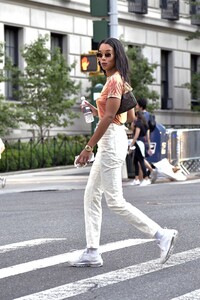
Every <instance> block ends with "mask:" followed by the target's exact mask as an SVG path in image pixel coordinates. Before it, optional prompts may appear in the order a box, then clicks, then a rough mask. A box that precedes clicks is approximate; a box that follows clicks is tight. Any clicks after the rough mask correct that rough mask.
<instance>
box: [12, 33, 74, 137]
mask: <svg viewBox="0 0 200 300" xmlns="http://www.w3.org/2000/svg"><path fill="white" fill-rule="evenodd" d="M48 40H49V37H48V35H46V36H45V37H42V36H40V37H39V38H38V39H37V40H36V41H34V42H33V43H31V44H30V45H25V46H24V47H23V49H22V50H21V55H22V57H23V58H24V60H25V68H24V71H20V70H19V69H17V68H14V70H13V72H15V74H16V75H15V76H14V78H15V81H13V83H15V84H16V85H17V86H18V90H17V91H16V96H17V98H18V100H19V104H18V117H19V121H21V122H24V123H26V124H29V125H30V126H31V127H32V128H36V129H38V131H39V137H43V136H45V134H46V133H47V131H48V130H49V129H51V128H52V127H53V126H58V127H66V126H67V125H68V124H72V123H73V122H72V119H74V118H75V117H77V115H76V114H75V113H74V112H73V110H72V106H73V105H74V103H75V98H73V97H74V95H76V94H77V93H78V91H79V84H76V83H75V82H74V81H73V80H72V79H71V78H70V72H71V70H72V69H73V68H74V67H75V64H72V65H70V66H69V65H67V63H66V60H65V58H64V57H63V55H62V53H61V52H60V49H59V48H56V49H54V50H53V51H51V50H50V49H49V48H48V47H47V46H46V43H47V41H48Z"/></svg>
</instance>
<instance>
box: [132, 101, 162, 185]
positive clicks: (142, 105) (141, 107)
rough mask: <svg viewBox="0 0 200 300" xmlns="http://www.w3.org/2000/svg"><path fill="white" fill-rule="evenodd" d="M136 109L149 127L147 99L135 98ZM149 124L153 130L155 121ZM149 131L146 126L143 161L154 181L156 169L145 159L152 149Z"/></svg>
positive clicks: (149, 117) (149, 115) (149, 118)
mask: <svg viewBox="0 0 200 300" xmlns="http://www.w3.org/2000/svg"><path fill="white" fill-rule="evenodd" d="M136 110H137V111H141V112H142V113H143V115H144V117H145V120H146V122H147V125H148V127H149V124H150V122H151V114H150V112H148V111H147V99H145V98H140V99H138V100H137V105H136ZM150 125H151V131H153V130H154V129H155V127H154V126H155V125H156V122H154V124H150ZM151 131H150V128H148V130H147V134H146V141H145V159H144V163H145V166H146V168H147V169H148V170H149V172H148V173H149V174H148V176H149V178H150V180H151V182H152V183H154V182H155V181H156V179H157V170H156V168H155V167H154V166H153V165H152V164H151V163H149V162H148V160H147V159H146V158H148V157H149V156H151V155H152V151H151Z"/></svg>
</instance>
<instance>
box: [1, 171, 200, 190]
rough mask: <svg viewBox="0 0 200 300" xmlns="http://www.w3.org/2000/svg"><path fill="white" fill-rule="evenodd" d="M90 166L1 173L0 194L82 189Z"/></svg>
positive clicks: (126, 181)
mask: <svg viewBox="0 0 200 300" xmlns="http://www.w3.org/2000/svg"><path fill="white" fill-rule="evenodd" d="M90 168H91V166H86V167H85V168H78V169H77V168H74V166H62V167H55V168H47V169H36V170H35V169H34V170H26V171H19V172H10V173H4V174H3V173H2V174H1V176H5V177H6V179H7V182H6V187H5V188H4V189H1V188H0V194H7V193H15V192H30V191H47V190H49V191H52V190H71V189H84V188H85V186H86V183H87V179H88V175H89V172H90ZM199 178H200V174H189V175H187V180H194V179H199ZM132 180H133V179H131V178H130V179H129V178H127V176H126V177H124V178H123V186H129V185H130V184H131V181H132ZM166 182H170V180H169V179H168V178H166V177H161V176H159V177H158V179H157V180H156V182H155V184H160V183H166Z"/></svg>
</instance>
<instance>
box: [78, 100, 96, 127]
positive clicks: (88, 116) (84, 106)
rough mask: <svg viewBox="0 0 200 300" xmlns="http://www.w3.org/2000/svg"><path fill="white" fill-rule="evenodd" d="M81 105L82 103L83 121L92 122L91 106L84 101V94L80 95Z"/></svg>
mask: <svg viewBox="0 0 200 300" xmlns="http://www.w3.org/2000/svg"><path fill="white" fill-rule="evenodd" d="M81 105H82V109H83V114H84V117H85V122H86V123H92V122H93V121H94V116H93V113H92V110H91V108H90V107H89V106H88V105H87V103H86V102H85V97H84V96H83V97H81Z"/></svg>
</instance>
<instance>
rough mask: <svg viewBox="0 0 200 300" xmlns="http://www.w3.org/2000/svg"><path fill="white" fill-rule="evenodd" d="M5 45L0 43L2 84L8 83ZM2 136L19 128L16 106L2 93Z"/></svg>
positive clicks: (0, 130)
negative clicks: (6, 99) (4, 58)
mask: <svg viewBox="0 0 200 300" xmlns="http://www.w3.org/2000/svg"><path fill="white" fill-rule="evenodd" d="M3 56H4V44H3V43H0V64H1V65H2V67H1V68H0V83H1V82H6V81H7V80H8V79H7V77H6V76H5V71H6V66H3ZM0 112H1V113H0V136H4V135H5V134H8V133H9V132H10V130H11V129H13V128H18V123H17V113H16V105H15V104H14V103H11V102H6V101H5V98H4V96H3V94H2V93H0Z"/></svg>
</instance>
